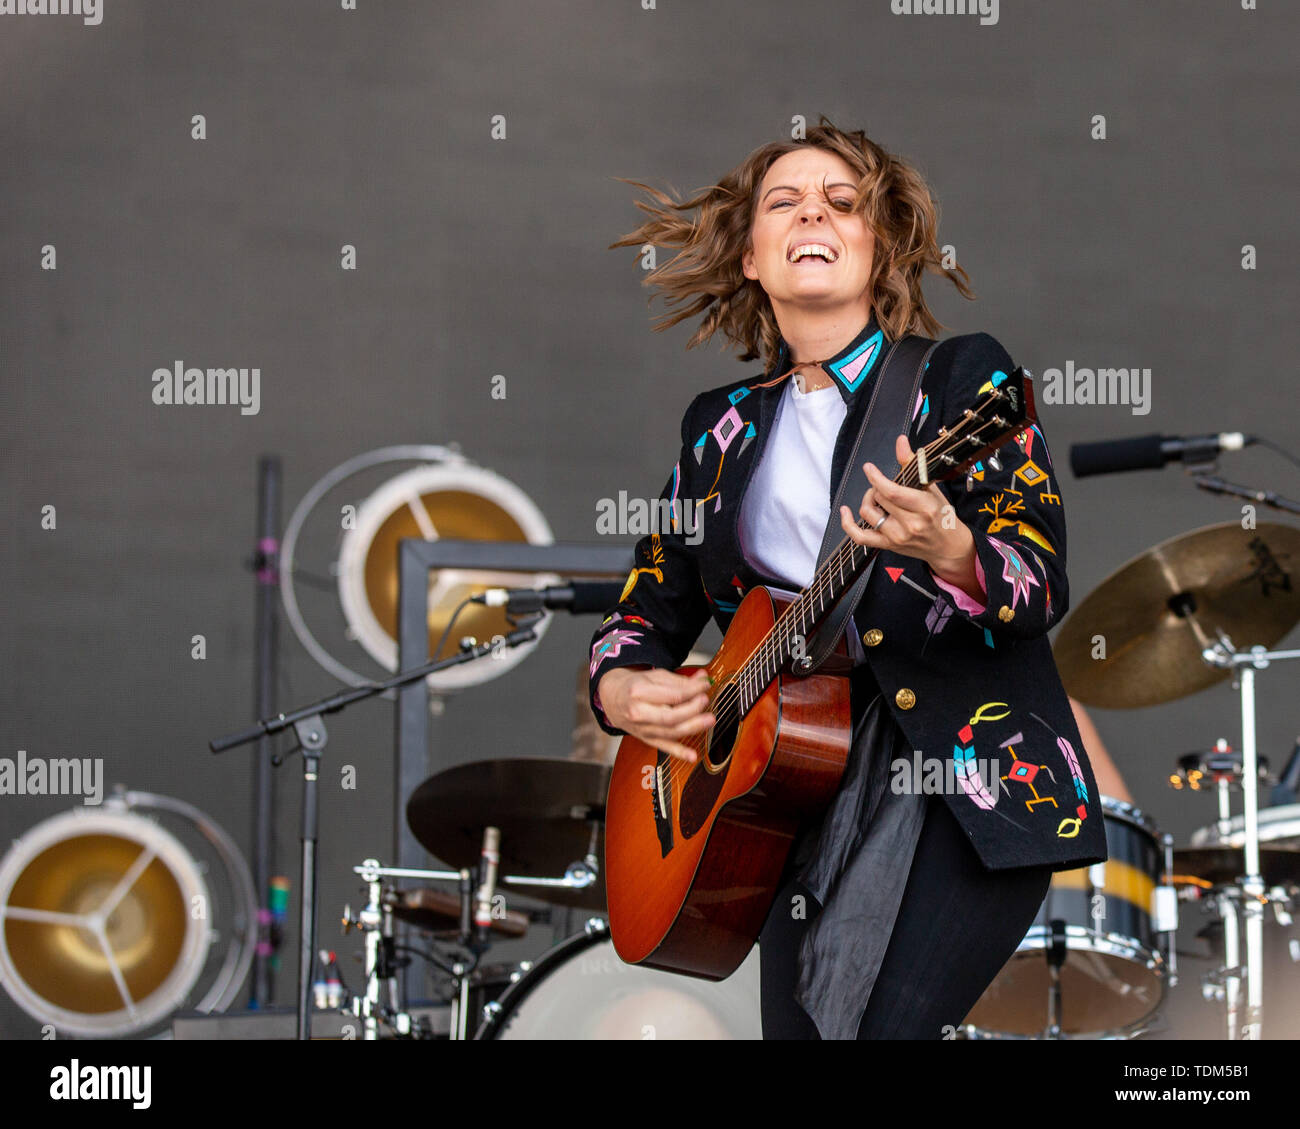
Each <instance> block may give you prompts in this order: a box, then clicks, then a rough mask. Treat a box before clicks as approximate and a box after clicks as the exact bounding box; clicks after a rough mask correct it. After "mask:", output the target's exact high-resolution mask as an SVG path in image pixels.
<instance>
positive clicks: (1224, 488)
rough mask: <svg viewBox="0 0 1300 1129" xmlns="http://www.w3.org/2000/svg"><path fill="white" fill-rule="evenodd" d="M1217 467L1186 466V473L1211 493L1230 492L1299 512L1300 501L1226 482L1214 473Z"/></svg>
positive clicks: (1277, 508) (1237, 495) (1201, 487)
mask: <svg viewBox="0 0 1300 1129" xmlns="http://www.w3.org/2000/svg"><path fill="white" fill-rule="evenodd" d="M1218 469H1219V468H1218V464H1217V463H1209V464H1205V465H1202V466H1199V467H1197V466H1191V467H1188V469H1187V473H1188V474H1190V475H1191V476H1192V481H1193V482H1194V483H1195V484H1196V485H1197V487H1199V488H1200V489H1201V490H1206V491H1208V492H1209V493H1211V494H1231V495H1233V496H1234V497H1237V498H1249V499H1250V500H1251V501H1252V502H1259V503H1260V504H1261V505H1265V506H1269V507H1271V508H1272V509H1275V510H1283V511H1285V512H1286V513H1289V514H1300V502H1296V501H1293V500H1292V499H1290V498H1284V497H1283V496H1282V495H1281V494H1278V493H1275V492H1274V491H1272V490H1256V489H1255V488H1254V487H1253V486H1242V485H1240V484H1239V483H1236V482H1228V481H1226V480H1225V479H1222V478H1220V477H1219V476H1218V475H1217V474H1216V473H1214V472H1215V471H1217V470H1218Z"/></svg>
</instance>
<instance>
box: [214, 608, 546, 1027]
mask: <svg viewBox="0 0 1300 1129" xmlns="http://www.w3.org/2000/svg"><path fill="white" fill-rule="evenodd" d="M544 614H545V613H543V612H537V613H535V614H532V615H529V616H526V617H525V618H524V619H522V620H520V621H519V622H518V623H517V624H515V630H514V631H512V632H511V633H510V634H509V635H507V636H506V637H505V645H506V646H508V647H518V646H519V645H520V644H521V643H527V642H529V641H531V640H533V639H535V638H537V636H536V634H535V633H534V631H533V628H534V627H535V626H536V625H537V623H538V621H539V620H541V619H542V617H543V615H544ZM494 649H495V644H494V643H493V641H492V640H488V641H487V642H486V643H477V644H475V645H473V646H469V647H464V646H463V647H462V650H461V651H460V653H459V654H456V655H452V656H451V657H450V658H446V659H435V660H432V661H430V662H427V663H425V664H424V666H421V667H417V668H415V669H413V670H408V671H404V672H402V673H401V674H397V675H394V676H393V677H392V678H389V679H386V680H384V681H383V682H370V683H367V684H365V685H362V686H355V687H352V688H351V689H348V690H340V691H338V692H337V693H334V694H330V695H328V696H327V697H324V698H321V699H320V700H319V701H316V702H313V703H311V704H310V705H306V706H303V707H301V708H300V709H296V710H290V711H288V712H287V713H281V714H277V715H276V716H275V717H270V718H263V719H262V720H260V721H258V722H257V724H256V725H254V726H252V727H251V728H250V729H245V730H243V731H241V732H239V733H233V734H228V735H227V736H225V737H217V738H215V739H214V740H212V741H209V742H208V748H210V749H211V750H212V751H213V752H214V753H224V752H226V750H228V749H233V748H236V747H237V746H239V745H246V744H248V743H249V742H250V741H256V740H258V739H259V738H261V737H270V736H273V735H275V734H276V733H281V732H283V731H284V730H286V729H290V728H292V729H293V731H294V733H295V734H296V735H297V737H298V748H297V749H295V750H293V752H301V753H302V863H301V868H300V881H299V889H300V890H301V891H302V903H301V905H302V912H301V914H300V918H299V936H298V1038H299V1039H310V1038H311V976H312V966H313V964H314V961H315V956H316V846H317V837H318V832H319V827H318V820H319V810H320V807H319V796H318V794H317V775H318V772H319V769H320V759H321V756H322V755H323V753H324V750H325V745H326V742H327V741H328V739H329V734H328V733H327V732H326V729H325V723H324V721H323V720H322V718H323V717H324V715H325V714H327V713H338V712H339V711H340V710H343V709H346V708H347V707H348V706H350V705H352V704H353V703H354V702H360V701H363V700H364V699H366V698H373V697H375V696H376V695H378V694H382V693H384V692H385V691H387V690H394V689H397V688H398V687H400V686H405V685H407V684H408V683H411V682H418V681H419V680H421V679H422V678H424V677H425V676H427V675H430V674H433V673H434V672H435V671H439V670H446V669H447V668H449V667H453V666H457V665H459V664H460V663H465V662H472V661H473V660H474V659H477V658H482V657H483V656H484V655H488V654H491V653H492V651H493V650H494ZM281 760H282V758H281V757H279V756H275V757H272V763H273V764H279V763H280V762H281Z"/></svg>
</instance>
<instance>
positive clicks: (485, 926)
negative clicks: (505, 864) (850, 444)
mask: <svg viewBox="0 0 1300 1129" xmlns="http://www.w3.org/2000/svg"><path fill="white" fill-rule="evenodd" d="M500 848H501V830H500V828H497V827H485V828H483V851H482V855H481V857H480V859H479V888H478V895H477V896H476V898H475V905H474V940H475V942H476V944H477V945H479V946H481V947H482V948H483V949H486V948H487V947H488V935H489V933H490V932H491V930H492V896H493V895H494V894H495V893H496V890H497V866H498V864H499V863H500V861H501V854H500Z"/></svg>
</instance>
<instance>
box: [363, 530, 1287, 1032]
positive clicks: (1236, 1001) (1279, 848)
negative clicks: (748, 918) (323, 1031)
mask: <svg viewBox="0 0 1300 1129" xmlns="http://www.w3.org/2000/svg"><path fill="white" fill-rule="evenodd" d="M1297 553H1300V533H1297V532H1296V531H1295V530H1292V529H1290V528H1289V527H1284V526H1280V525H1263V526H1261V527H1260V528H1258V529H1252V530H1245V529H1242V528H1240V527H1239V526H1236V525H1231V526H1216V527H1211V528H1208V529H1204V530H1199V531H1196V532H1194V533H1191V534H1187V535H1185V536H1182V537H1179V538H1176V539H1174V540H1172V541H1169V542H1166V543H1164V544H1162V545H1159V546H1156V547H1155V548H1153V549H1151V550H1150V551H1149V552H1147V553H1144V554H1142V555H1141V556H1139V557H1138V558H1137V559H1136V560H1134V561H1132V562H1130V564H1128V565H1126V566H1124V568H1122V569H1120V570H1119V571H1118V572H1117V573H1115V574H1114V575H1113V576H1112V577H1111V578H1109V579H1108V580H1106V581H1105V582H1103V583H1102V584H1101V585H1100V586H1099V587H1098V588H1097V590H1096V591H1095V592H1093V593H1092V594H1091V595H1090V596H1089V597H1088V598H1087V599H1086V600H1085V601H1084V602H1083V603H1082V604H1081V605H1080V606H1079V607H1078V608H1077V609H1076V610H1075V611H1074V612H1073V614H1072V616H1071V617H1070V619H1069V620H1068V621H1067V622H1066V624H1065V625H1064V626H1063V629H1062V632H1061V636H1060V638H1059V640H1058V641H1057V644H1056V653H1057V661H1058V665H1059V667H1060V670H1061V673H1062V677H1063V680H1064V681H1065V683H1066V685H1067V687H1068V688H1069V690H1070V692H1071V694H1072V695H1073V696H1074V697H1075V698H1077V699H1079V700H1080V701H1083V702H1086V703H1089V704H1094V705H1098V706H1103V707H1111V708H1119V707H1136V706H1149V705H1155V704H1159V703H1163V702H1167V701H1172V700H1175V699H1177V698H1180V697H1182V696H1184V695H1187V694H1190V693H1192V692H1194V691H1196V690H1199V689H1201V688H1203V687H1205V686H1208V685H1211V684H1213V683H1215V682H1218V681H1221V680H1223V679H1225V678H1228V677H1234V678H1235V679H1236V681H1237V683H1238V685H1239V686H1240V685H1241V684H1242V683H1243V682H1245V683H1249V682H1250V675H1252V674H1253V673H1254V671H1255V670H1259V669H1265V668H1266V667H1268V666H1269V665H1270V664H1271V663H1273V662H1276V661H1282V660H1286V659H1290V658H1295V657H1300V652H1286V651H1275V652H1269V651H1267V650H1265V648H1266V647H1267V646H1269V645H1272V644H1274V643H1276V642H1277V641H1278V640H1279V639H1280V638H1281V637H1282V636H1283V635H1285V634H1286V632H1287V631H1289V630H1290V628H1291V627H1292V626H1294V625H1295V623H1296V622H1300V591H1297V590H1294V589H1293V588H1292V587H1291V585H1290V582H1289V570H1288V569H1287V568H1286V567H1284V565H1285V563H1286V562H1288V561H1289V560H1290V559H1292V558H1294V557H1295V556H1296V554H1297ZM1099 636H1100V637H1102V638H1103V639H1104V642H1105V646H1104V648H1102V647H1099V646H1098V637H1099ZM1189 640H1191V642H1189ZM1234 640H1240V641H1242V642H1244V643H1248V644H1249V645H1250V647H1249V649H1247V650H1245V651H1244V652H1243V651H1241V650H1238V649H1237V648H1236V647H1235V645H1234ZM1197 647H1199V650H1197V649H1196V648H1197ZM1248 688H1249V689H1251V690H1253V687H1248ZM1243 710H1244V711H1246V712H1244V713H1243V730H1244V732H1245V734H1246V737H1247V741H1246V742H1245V743H1243V746H1242V748H1241V749H1239V750H1238V749H1233V748H1232V747H1230V746H1229V745H1228V743H1227V742H1226V741H1224V740H1220V741H1218V742H1217V743H1216V744H1215V745H1214V747H1213V748H1211V749H1209V750H1206V751H1201V752H1195V753H1191V754H1188V755H1187V756H1184V757H1182V758H1181V759H1180V760H1179V762H1178V764H1177V766H1176V769H1175V771H1174V772H1172V773H1171V774H1170V777H1169V783H1170V785H1171V787H1173V788H1175V789H1176V790H1179V791H1180V792H1193V791H1210V790H1213V791H1214V792H1215V794H1216V797H1217V800H1218V805H1219V819H1218V820H1217V821H1216V823H1214V824H1213V825H1211V826H1209V827H1205V828H1203V829H1201V830H1199V831H1197V832H1195V833H1194V834H1193V835H1192V837H1191V842H1190V844H1189V845H1188V846H1186V847H1175V845H1174V839H1173V837H1172V836H1171V835H1168V834H1161V832H1160V831H1159V830H1158V828H1157V826H1156V823H1155V821H1154V820H1153V819H1152V818H1151V816H1150V815H1148V814H1146V813H1144V812H1143V811H1141V810H1139V809H1138V808H1137V807H1136V806H1134V805H1133V804H1132V803H1128V802H1124V801H1120V800H1117V799H1112V798H1110V797H1103V798H1102V806H1103V813H1104V818H1105V823H1106V836H1107V844H1108V853H1109V859H1108V861H1107V862H1105V863H1102V864H1098V865H1096V866H1091V867H1087V868H1084V869H1080V870H1074V871H1064V872H1059V873H1057V874H1056V875H1055V876H1054V878H1053V881H1052V883H1051V886H1050V888H1049V890H1048V894H1047V896H1046V899H1045V900H1044V903H1043V905H1042V908H1041V909H1040V911H1039V914H1038V916H1037V917H1036V919H1035V921H1034V923H1033V925H1032V926H1031V928H1030V929H1029V932H1028V933H1027V934H1026V936H1025V938H1024V940H1023V941H1022V943H1021V945H1020V946H1019V948H1018V950H1017V952H1016V953H1015V954H1014V955H1013V957H1012V958H1011V959H1010V960H1009V961H1008V963H1007V964H1006V966H1005V967H1004V968H1003V970H1002V972H1001V973H1000V974H999V975H998V977H997V978H996V979H995V980H994V982H993V983H992V984H991V985H990V986H989V988H988V990H987V991H986V992H985V994H984V995H983V997H982V998H981V999H980V1000H979V1002H978V1003H977V1004H976V1005H975V1007H974V1008H973V1009H972V1011H971V1012H970V1014H969V1015H968V1016H967V1018H966V1021H965V1023H964V1024H963V1025H962V1026H961V1027H960V1028H959V1029H958V1037H963V1038H971V1039H1053V1038H1056V1039H1067V1038H1073V1039H1079V1038H1086V1039H1130V1038H1136V1037H1140V1036H1143V1035H1149V1034H1151V1033H1152V1032H1154V1031H1158V1030H1159V1029H1160V1024H1161V1013H1162V1010H1163V1008H1164V1006H1165V1004H1166V1003H1167V1000H1168V996H1169V989H1170V988H1171V987H1172V986H1173V985H1175V984H1177V983H1178V956H1179V951H1178V948H1177V944H1176V937H1177V930H1178V924H1179V908H1180V906H1184V907H1186V906H1189V905H1193V904H1195V905H1199V907H1200V908H1202V909H1203V910H1204V911H1205V912H1206V913H1207V914H1208V915H1210V916H1211V917H1212V918H1213V919H1214V922H1213V925H1212V926H1211V927H1210V928H1208V929H1207V930H1204V931H1203V932H1204V933H1207V934H1209V935H1211V936H1213V937H1221V938H1222V941H1221V951H1220V952H1219V953H1218V954H1217V957H1218V958H1219V963H1218V966H1217V967H1216V968H1214V969H1213V971H1212V972H1210V973H1209V974H1207V975H1206V976H1205V977H1204V983H1203V988H1202V992H1203V994H1204V996H1205V997H1206V998H1207V999H1210V1000H1213V1001H1216V1002H1217V1003H1219V1004H1221V1005H1222V1006H1223V1023H1224V1029H1225V1031H1226V1034H1227V1037H1229V1038H1233V1039H1236V1038H1252V1037H1259V1035H1260V1033H1261V1029H1262V1022H1263V1006H1262V1003H1263V997H1262V987H1263V985H1262V978H1263V974H1264V966H1263V963H1262V960H1260V959H1259V958H1260V955H1261V954H1260V952H1259V950H1260V947H1261V942H1262V924H1263V919H1264V916H1265V915H1266V914H1267V915H1269V916H1270V917H1271V918H1272V920H1273V921H1274V922H1275V923H1276V924H1277V925H1278V926H1280V927H1283V929H1285V928H1286V927H1289V926H1290V924H1291V917H1290V914H1291V911H1292V907H1293V905H1294V904H1295V903H1296V901H1297V897H1298V896H1300V803H1292V804H1288V805H1283V806H1278V807H1273V808H1267V809H1264V810H1262V811H1261V810H1260V809H1259V808H1258V796H1257V789H1258V786H1259V785H1260V784H1261V783H1264V784H1272V783H1275V781H1274V778H1273V777H1272V776H1270V774H1269V772H1268V766H1267V762H1266V761H1264V760H1263V759H1262V758H1259V757H1258V756H1256V753H1255V748H1254V733H1253V729H1254V703H1253V697H1247V696H1245V695H1243ZM610 751H611V750H609V749H608V748H607V749H606V750H604V752H603V755H604V756H606V757H607V756H608V753H609V752H610ZM1297 775H1300V761H1297V759H1296V758H1295V757H1293V758H1292V764H1291V765H1290V766H1288V771H1287V772H1286V773H1284V774H1283V777H1284V780H1283V784H1284V786H1286V787H1290V788H1292V789H1293V788H1294V787H1295V780H1294V779H1292V777H1294V776H1297ZM608 776H609V768H608V764H607V763H581V762H578V761H574V760H544V759H538V758H521V759H513V760H510V759H506V760H489V761H481V762H475V763H471V764H465V765H461V766H458V767H456V768H452V769H448V770H446V771H444V772H440V773H438V774H437V775H435V776H433V777H431V778H430V779H428V780H427V781H426V782H425V783H424V784H423V785H421V786H420V787H419V788H418V789H417V790H416V792H415V793H414V794H413V795H412V796H411V797H410V800H409V802H408V804H407V809H406V815H407V822H408V824H409V826H410V829H411V831H412V832H413V833H414V835H415V837H416V838H417V839H418V840H419V841H420V843H421V844H422V845H423V846H424V847H425V848H427V849H428V850H429V851H430V852H431V853H432V854H433V855H434V856H436V857H437V858H439V859H442V860H444V861H446V862H448V863H449V864H451V865H452V866H453V867H455V868H456V869H454V870H447V871H432V870H430V871H425V870H412V869H406V870H398V869H396V868H385V867H383V866H381V865H380V864H379V863H378V862H377V861H375V860H373V859H371V860H367V861H366V862H365V863H364V864H362V865H361V866H358V867H356V868H355V869H356V872H357V873H358V874H359V875H360V876H361V877H362V879H363V880H364V881H365V882H366V883H367V885H368V890H369V895H368V902H367V904H366V907H365V909H364V910H362V911H361V912H360V913H359V914H358V915H356V917H355V918H354V917H352V916H351V915H350V914H346V915H345V919H346V921H347V923H348V925H349V927H352V926H355V927H357V928H359V929H361V930H362V931H363V932H364V933H365V937H366V958H365V959H366V977H367V986H366V990H365V992H364V993H362V994H360V995H359V996H358V997H356V998H355V999H354V1000H353V1001H352V1002H351V1004H350V1008H351V1013H352V1014H353V1015H356V1016H358V1017H360V1018H361V1019H362V1021H363V1030H364V1032H365V1035H366V1037H368V1038H379V1037H385V1036H404V1037H421V1036H425V1037H430V1036H432V1033H433V1025H432V1024H431V1023H430V1022H429V1021H428V1020H427V1019H425V1020H423V1021H421V1020H420V1019H417V1018H414V1017H413V1015H412V1009H409V1008H407V1007H405V1006H404V1005H403V1004H402V1001H401V1000H400V998H399V997H400V991H399V989H398V987H397V982H398V981H397V977H396V975H395V968H396V966H397V963H398V962H397V961H396V960H395V959H394V957H395V955H396V954H395V950H396V949H397V948H399V946H396V945H395V942H394V938H393V922H394V921H402V922H405V923H407V924H408V925H411V926H413V927H415V928H418V929H420V930H421V931H422V932H423V933H424V934H425V936H426V937H428V938H429V939H430V941H431V943H432V944H434V945H442V946H445V948H444V951H443V953H442V955H441V956H435V954H433V953H427V952H426V953H425V954H424V955H426V956H427V957H428V959H430V960H431V961H433V962H434V963H435V964H439V965H441V967H442V968H443V969H444V970H445V971H446V972H447V974H448V979H449V989H448V992H447V996H448V1007H449V1010H450V1013H451V1018H450V1022H449V1034H450V1037H451V1038H453V1039H461V1038H476V1039H516V1038H519V1039H523V1038H560V1039H585V1038H592V1039H596V1038H752V1039H757V1038H761V1023H760V1017H759V1010H758V995H759V993H758V963H757V962H758V952H757V948H755V950H754V952H753V953H751V955H750V958H749V959H748V960H747V961H746V962H745V963H744V965H742V967H741V968H740V969H739V970H738V971H737V973H735V974H734V975H733V976H732V977H730V978H728V979H727V980H724V981H721V982H718V983H713V982H707V981H703V980H696V979H693V978H690V977H684V976H678V975H673V974H669V973H662V972H657V971H654V970H650V969H645V968H640V967H637V966H632V965H627V964H625V963H623V962H622V961H620V960H619V959H618V958H617V957H616V955H615V954H614V952H613V947H612V944H611V942H610V940H609V933H608V926H607V925H606V923H605V921H604V919H603V917H602V916H601V913H602V911H603V909H604V904H605V903H604V888H603V884H602V878H601V869H600V861H601V857H602V849H603V814H604V807H603V805H604V799H605V790H606V785H607V781H608ZM1276 795H1277V793H1276V792H1275V796H1276ZM1236 796H1241V797H1242V798H1243V800H1244V801H1245V811H1244V812H1243V813H1241V814H1237V815H1233V814H1232V811H1231V806H1232V801H1233V798H1234V797H1236ZM485 829H486V830H487V831H488V832H489V837H488V839H486V840H485V836H484V832H485ZM493 841H496V842H499V849H493V848H492V847H491V843H492V842H493ZM485 859H486V860H487V861H488V863H489V865H486V866H485V865H484V860H485ZM476 865H477V867H478V870H477V873H476V871H475V867H476ZM485 877H486V878H487V880H486V881H485ZM400 879H418V880H421V881H422V882H425V883H428V882H435V881H444V882H452V883H456V884H457V886H458V889H459V892H458V893H457V894H453V893H450V892H444V891H439V890H437V889H436V888H434V887H431V886H427V885H421V886H418V887H416V888H414V889H405V890H402V889H398V887H397V881H398V880H400ZM501 890H513V891H515V892H516V893H520V894H527V895H529V896H530V897H533V898H536V899H539V900H541V901H543V902H545V903H549V905H550V906H551V907H552V909H551V910H546V909H544V910H540V911H520V910H518V909H516V908H511V909H509V910H506V909H505V908H504V898H503V897H502V895H501V893H500V891H501ZM560 907H571V908H573V909H577V910H580V911H584V912H586V913H588V914H590V916H589V917H588V918H587V920H586V921H585V922H584V923H583V924H582V925H581V927H580V928H579V929H578V930H577V931H576V932H573V933H571V934H570V935H568V936H565V937H563V938H562V939H561V940H560V941H559V943H558V944H556V945H555V946H554V947H552V948H550V949H549V950H548V951H546V952H545V953H544V954H543V955H542V956H541V957H540V958H538V959H536V960H533V961H523V962H520V963H518V964H514V965H511V964H494V965H484V964H481V963H479V959H480V957H481V956H482V955H483V954H484V953H485V952H486V950H487V949H488V947H489V946H490V945H491V944H492V943H494V942H497V941H501V940H506V939H517V938H520V937H522V936H524V935H525V934H526V933H527V932H528V930H529V928H530V927H533V926H536V925H537V924H539V923H545V922H548V921H551V920H553V919H552V916H551V915H552V912H553V910H554V909H556V908H560ZM1252 923H1253V924H1252ZM1252 931H1253V932H1256V933H1259V934H1260V936H1258V937H1256V938H1255V939H1254V940H1252V938H1251V933H1252ZM1252 953H1253V955H1252ZM1290 953H1291V955H1292V957H1294V958H1300V943H1297V942H1296V941H1295V940H1292V941H1291V942H1290Z"/></svg>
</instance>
